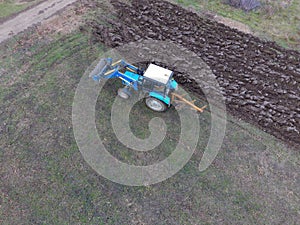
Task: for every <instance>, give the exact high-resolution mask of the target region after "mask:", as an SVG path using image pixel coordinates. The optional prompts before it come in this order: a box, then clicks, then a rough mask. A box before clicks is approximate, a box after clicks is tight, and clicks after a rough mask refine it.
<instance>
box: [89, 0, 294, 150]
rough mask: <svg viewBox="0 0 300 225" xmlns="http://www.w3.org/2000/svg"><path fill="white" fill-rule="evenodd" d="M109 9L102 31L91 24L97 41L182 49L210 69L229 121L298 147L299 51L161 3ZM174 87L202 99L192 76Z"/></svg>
mask: <svg viewBox="0 0 300 225" xmlns="http://www.w3.org/2000/svg"><path fill="white" fill-rule="evenodd" d="M112 4H113V6H114V7H115V10H116V11H117V13H116V15H115V17H116V18H117V19H111V18H110V19H107V24H109V25H107V26H105V25H102V24H99V23H98V22H97V20H94V21H92V22H91V23H90V25H91V26H92V27H93V32H94V36H95V38H96V39H97V40H98V41H101V42H103V43H105V44H106V45H108V46H110V47H116V46H119V45H122V44H124V43H127V42H131V41H135V40H139V39H144V38H151V39H155V40H172V41H174V42H176V43H178V44H180V45H183V46H184V47H186V48H188V49H190V50H191V51H193V52H195V53H196V54H198V55H199V56H200V57H201V58H202V59H203V60H204V61H205V62H206V63H207V65H209V66H210V68H211V69H212V71H213V73H214V74H215V75H216V77H217V80H218V82H219V84H220V86H221V87H222V89H223V91H224V96H225V97H226V104H227V107H228V109H229V111H230V112H231V113H232V114H233V115H235V116H236V117H238V118H242V119H243V120H245V121H249V122H250V123H252V124H255V125H256V126H258V127H260V128H261V129H262V130H264V131H266V132H268V133H270V134H272V135H274V136H276V137H277V138H279V139H281V140H283V141H285V142H286V143H289V144H291V145H293V146H299V144H300V139H299V134H300V105H299V100H300V95H299V93H300V89H299V82H300V53H299V52H298V51H294V50H286V49H284V48H282V47H280V46H278V45H277V44H276V43H274V42H268V41H263V40H260V39H259V38H257V37H254V36H252V35H250V34H245V33H243V32H240V31H238V30H237V29H232V28H230V27H228V26H225V25H224V24H221V23H217V22H215V21H212V20H209V19H205V18H200V17H199V16H198V15H197V14H195V13H193V12H190V11H188V10H185V9H183V8H181V7H179V6H177V5H175V4H171V3H169V2H166V1H158V0H153V1H149V0H142V1H137V0H133V1H132V2H131V5H128V4H125V3H122V2H119V1H115V0H114V1H112ZM102 17H103V16H102ZM101 19H102V18H101ZM179 81H180V82H181V84H183V85H185V86H188V87H189V88H190V90H192V91H194V92H195V93H198V94H200V95H201V94H202V91H201V90H200V88H199V86H198V85H197V80H195V78H194V77H193V75H189V77H188V79H187V77H182V78H181V79H179Z"/></svg>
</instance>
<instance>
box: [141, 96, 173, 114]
mask: <svg viewBox="0 0 300 225" xmlns="http://www.w3.org/2000/svg"><path fill="white" fill-rule="evenodd" d="M145 103H146V106H147V107H148V108H150V109H152V110H153V111H155V112H164V111H166V110H167V109H168V106H167V105H166V104H165V103H164V102H162V101H161V100H159V99H157V98H153V97H147V98H146V100H145Z"/></svg>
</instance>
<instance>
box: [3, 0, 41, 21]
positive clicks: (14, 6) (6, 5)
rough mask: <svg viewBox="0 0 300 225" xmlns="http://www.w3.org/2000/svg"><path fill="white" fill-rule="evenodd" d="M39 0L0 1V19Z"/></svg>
mask: <svg viewBox="0 0 300 225" xmlns="http://www.w3.org/2000/svg"><path fill="white" fill-rule="evenodd" d="M39 1H41V0H34V1H28V2H26V1H24V2H20V1H15V0H4V1H1V2H0V19H3V18H5V17H7V16H10V15H11V14H14V13H17V12H20V11H22V10H23V9H26V8H27V7H29V6H31V5H33V4H35V3H37V2H39Z"/></svg>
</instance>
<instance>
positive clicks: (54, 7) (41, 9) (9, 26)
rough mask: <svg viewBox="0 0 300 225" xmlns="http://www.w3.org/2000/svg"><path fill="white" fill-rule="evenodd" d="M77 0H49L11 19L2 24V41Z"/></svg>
mask: <svg viewBox="0 0 300 225" xmlns="http://www.w3.org/2000/svg"><path fill="white" fill-rule="evenodd" d="M76 1H77V0H49V1H46V2H43V3H41V4H39V5H37V6H36V7H34V8H31V9H29V10H27V11H25V12H22V13H20V14H19V15H17V16H16V17H14V18H13V19H11V20H8V21H5V22H4V23H3V24H1V25H0V43H1V42H3V41H5V40H6V39H8V38H10V37H12V36H13V35H16V34H18V33H20V32H22V31H24V30H26V29H27V28H28V27H30V26H32V25H34V24H37V23H40V22H42V21H44V20H46V19H48V18H49V17H50V16H52V15H53V14H54V13H56V12H57V11H59V10H61V9H63V8H64V7H66V6H67V5H70V4H72V3H74V2H76Z"/></svg>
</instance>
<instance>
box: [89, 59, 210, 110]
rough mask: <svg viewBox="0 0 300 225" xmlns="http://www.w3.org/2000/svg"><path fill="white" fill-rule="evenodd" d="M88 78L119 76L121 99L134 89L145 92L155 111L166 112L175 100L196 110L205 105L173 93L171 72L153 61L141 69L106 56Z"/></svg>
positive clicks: (175, 83)
mask: <svg viewBox="0 0 300 225" xmlns="http://www.w3.org/2000/svg"><path fill="white" fill-rule="evenodd" d="M91 77H92V78H93V79H94V80H95V81H98V82H100V81H101V79H111V78H120V79H121V80H122V83H123V84H124V85H125V86H124V87H123V88H120V89H119V90H118V95H119V96H120V97H121V98H123V99H128V98H129V97H130V96H131V95H132V94H133V92H134V91H136V92H143V93H144V94H146V98H145V103H146V106H147V107H149V108H150V109H152V110H153V111H156V112H164V111H166V110H167V109H168V108H169V107H170V106H171V105H172V103H174V102H175V101H177V102H178V101H181V102H184V103H186V104H188V105H190V106H191V107H192V108H193V109H195V110H197V111H199V112H202V111H203V109H204V108H205V107H202V108H199V107H197V106H196V105H194V104H193V103H192V102H190V101H188V100H186V99H185V98H183V97H182V96H180V95H178V94H176V93H175V91H176V90H178V83H177V82H176V81H175V80H174V78H173V71H171V70H168V69H166V68H163V67H160V66H157V65H155V64H152V63H151V64H149V65H148V67H147V69H146V70H141V69H139V68H137V67H135V66H133V65H131V64H129V63H127V62H126V61H124V60H119V61H117V62H114V63H113V61H112V59H111V58H105V59H102V60H101V61H100V62H99V63H98V65H97V66H96V68H95V69H94V70H93V71H92V73H91Z"/></svg>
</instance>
